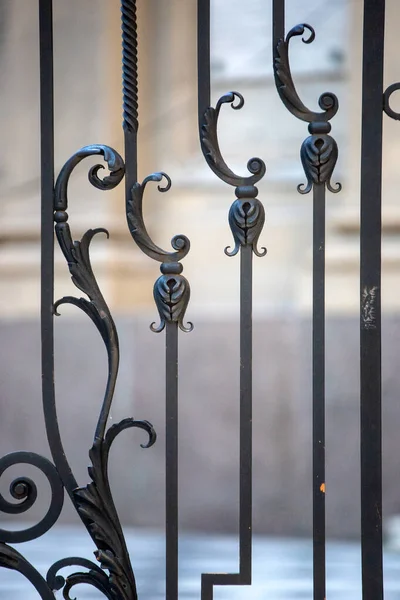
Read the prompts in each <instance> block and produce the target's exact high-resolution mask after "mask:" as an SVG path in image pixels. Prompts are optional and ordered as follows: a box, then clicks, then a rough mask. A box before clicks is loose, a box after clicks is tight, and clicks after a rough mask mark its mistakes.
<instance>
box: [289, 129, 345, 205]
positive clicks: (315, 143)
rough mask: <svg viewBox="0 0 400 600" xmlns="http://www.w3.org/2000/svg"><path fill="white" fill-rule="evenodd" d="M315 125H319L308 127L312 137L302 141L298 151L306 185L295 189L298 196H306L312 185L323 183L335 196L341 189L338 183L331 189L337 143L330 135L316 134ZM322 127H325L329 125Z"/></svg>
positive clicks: (336, 156) (336, 155)
mask: <svg viewBox="0 0 400 600" xmlns="http://www.w3.org/2000/svg"><path fill="white" fill-rule="evenodd" d="M316 125H320V123H317V124H311V125H310V127H309V129H310V131H311V132H313V135H310V136H309V137H308V138H306V139H305V140H304V142H303V143H302V146H301V150H300V157H301V162H302V164H303V168H304V172H305V174H306V177H307V185H306V186H305V187H304V186H303V184H300V185H298V186H297V189H298V191H299V192H300V194H307V193H308V192H309V191H311V188H312V186H313V184H314V183H325V184H326V187H327V188H328V190H329V191H330V192H332V193H333V194H336V193H337V192H340V190H341V189H342V186H341V184H340V183H337V184H336V187H332V184H331V177H332V173H333V170H334V168H335V165H336V161H337V158H338V147H337V143H336V140H334V139H333V137H331V136H330V135H327V134H325V133H318V132H317V131H318V130H317V127H316ZM323 125H324V126H325V127H326V125H329V123H324V124H323ZM329 127H330V126H329ZM316 130H317V131H316Z"/></svg>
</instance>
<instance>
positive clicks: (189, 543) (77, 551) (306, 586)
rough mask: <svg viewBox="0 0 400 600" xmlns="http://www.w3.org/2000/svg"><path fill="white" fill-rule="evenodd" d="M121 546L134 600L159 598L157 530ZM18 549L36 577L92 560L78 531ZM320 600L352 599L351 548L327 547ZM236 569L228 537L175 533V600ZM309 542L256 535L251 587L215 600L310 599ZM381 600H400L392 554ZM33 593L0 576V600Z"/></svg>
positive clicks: (80, 592)
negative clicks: (63, 562) (131, 573)
mask: <svg viewBox="0 0 400 600" xmlns="http://www.w3.org/2000/svg"><path fill="white" fill-rule="evenodd" d="M127 542H128V546H129V550H130V554H131V558H132V562H133V564H134V568H135V571H136V578H137V584H138V591H139V596H140V597H141V598H143V599H146V600H161V599H162V600H165V591H164V541H163V537H162V536H161V535H160V534H159V533H157V532H148V531H146V532H144V531H140V530H139V531H134V530H132V529H128V530H127ZM18 550H19V551H20V552H21V553H23V554H24V555H25V556H26V557H27V558H28V559H29V560H31V561H32V562H33V563H34V564H35V566H36V567H37V568H38V569H39V571H40V572H41V573H43V574H44V573H45V572H46V570H47V568H48V566H49V565H50V564H51V563H52V562H54V561H55V560H58V559H59V558H62V557H65V556H73V555H75V556H76V555H80V556H82V557H87V558H92V556H93V555H92V551H93V548H92V544H91V541H90V539H89V538H88V536H87V535H85V534H84V533H83V532H82V530H81V529H79V528H75V527H58V528H57V530H56V529H53V531H51V532H49V533H48V534H47V535H46V536H43V537H42V538H41V539H39V540H36V541H34V542H30V543H28V544H20V545H19V546H18ZM327 558H328V593H327V597H328V600H339V599H340V600H359V599H360V598H361V593H360V552H359V546H358V545H357V544H355V543H340V542H330V543H329V544H328V550H327ZM236 568H237V540H236V538H235V537H234V536H232V537H230V536H217V537H213V536H201V535H198V534H192V535H187V534H186V535H182V538H181V543H180V600H191V599H192V598H193V599H194V598H199V597H200V594H199V582H200V574H201V573H202V572H204V571H221V572H226V571H232V570H236ZM311 578H312V569H311V542H310V541H307V540H291V539H278V538H267V537H265V538H262V537H256V538H255V540H254V560H253V585H252V586H251V587H249V588H233V587H225V588H216V591H215V594H214V597H215V599H216V600H224V599H228V598H229V600H239V599H243V600H244V599H245V600H261V599H262V600H264V599H265V600H300V599H302V598H304V599H305V598H307V600H311V598H312V582H311ZM385 592H386V594H385V598H386V600H400V553H393V552H391V553H390V552H388V553H386V555H385ZM75 593H76V595H77V597H78V599H79V600H95V599H99V600H100V599H101V600H102V599H103V596H102V595H101V594H99V593H98V592H97V591H96V590H93V589H92V588H90V587H89V586H81V587H80V589H79V588H78V587H77V588H75ZM37 598H38V595H37V594H36V592H35V590H32V589H31V588H30V587H29V586H28V585H26V583H25V581H24V579H23V578H22V577H21V576H19V575H16V574H14V573H12V572H10V571H8V570H6V569H2V570H1V571H0V600H14V599H18V600H19V599H21V600H22V599H23V600H37Z"/></svg>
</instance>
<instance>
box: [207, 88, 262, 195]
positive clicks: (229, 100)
mask: <svg viewBox="0 0 400 600" xmlns="http://www.w3.org/2000/svg"><path fill="white" fill-rule="evenodd" d="M236 99H237V100H238V103H237V104H235V100H236ZM223 104H230V105H231V107H232V108H233V109H234V110H240V109H241V108H242V107H243V106H244V98H243V96H242V94H239V92H228V93H227V94H224V95H223V96H221V98H220V99H219V100H218V102H217V105H216V107H215V108H213V107H212V106H210V107H209V108H207V110H206V111H205V112H204V115H203V120H202V122H201V123H200V144H201V149H202V151H203V154H204V157H205V159H206V161H207V164H208V165H209V167H210V169H211V170H212V171H213V172H214V173H215V174H216V175H217V176H218V177H219V178H220V179H222V181H225V183H229V184H230V185H234V186H252V185H255V184H256V183H257V182H258V181H260V179H262V178H263V177H264V175H265V163H264V161H262V160H261V158H251V159H250V160H249V161H248V163H247V169H248V170H249V171H250V173H251V175H249V176H246V177H241V176H240V175H236V174H235V173H234V172H233V171H232V170H231V169H230V168H229V167H228V165H227V164H226V162H225V161H224V159H223V157H222V154H221V150H220V147H219V142H218V118H219V114H220V111H221V107H222V105H223Z"/></svg>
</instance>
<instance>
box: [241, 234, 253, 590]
mask: <svg viewBox="0 0 400 600" xmlns="http://www.w3.org/2000/svg"><path fill="white" fill-rule="evenodd" d="M252 287H253V248H252V246H251V245H246V246H241V248H240V484H239V485H240V501H239V503H240V517H239V518H240V525H239V531H240V581H241V584H242V585H250V584H251V554H252V553H251V540H252V354H253V348H252V346H253V340H252V295H253V290H252Z"/></svg>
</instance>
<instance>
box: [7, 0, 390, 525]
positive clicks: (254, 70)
mask: <svg viewBox="0 0 400 600" xmlns="http://www.w3.org/2000/svg"><path fill="white" fill-rule="evenodd" d="M387 4H388V17H387V51H386V73H385V78H386V84H387V85H389V84H390V83H393V82H395V81H397V80H398V79H399V76H400V73H399V72H398V71H399V69H398V66H397V60H396V57H397V53H396V44H397V38H396V23H398V22H399V21H400V7H399V6H398V3H397V2H396V0H388V2H387ZM54 5H55V21H54V23H55V33H54V35H55V68H56V71H55V85H56V168H57V172H58V171H59V169H60V168H61V166H62V165H63V164H64V162H65V161H66V160H67V159H68V158H69V156H70V155H71V154H73V153H74V152H75V151H76V150H77V149H78V148H80V147H81V146H84V145H87V144H92V143H104V144H108V145H111V146H113V147H115V148H116V149H117V150H118V151H119V152H121V153H122V150H123V138H122V128H121V108H120V107H121V81H120V79H121V73H120V22H119V2H118V0H85V2H80V0H69V2H68V3H66V2H64V1H63V0H55V2H54ZM0 6H1V10H2V13H3V18H2V20H1V22H2V26H1V30H0V36H1V38H0V69H1V70H2V73H3V81H5V82H7V85H4V86H2V89H1V91H0V102H1V106H2V111H1V113H0V130H1V131H2V134H3V149H4V155H3V161H2V172H1V173H2V177H1V181H0V188H1V193H0V197H1V202H2V210H1V211H0V282H1V283H0V285H1V289H2V293H1V294H0V303H1V315H2V320H1V322H0V331H1V332H2V339H3V342H2V344H1V361H0V374H1V379H0V383H1V389H2V398H1V406H0V409H1V414H2V415H4V418H2V421H1V424H0V432H1V435H0V449H1V451H2V452H3V453H5V452H7V451H10V450H14V449H19V448H20V446H21V440H22V441H23V442H24V443H23V445H24V448H23V449H32V450H35V451H40V450H42V451H43V452H46V442H45V439H44V429H43V424H42V423H41V416H40V364H39V329H38V327H39V325H38V314H39V304H40V298H39V269H40V195H39V189H40V188H39V186H40V181H39V160H40V156H39V118H38V116H39V108H38V107H39V87H38V86H39V79H38V67H39V52H38V38H37V32H38V23H37V7H36V4H35V3H32V2H30V0H13V1H12V2H11V1H6V0H3V2H1V4H0ZM287 7H288V8H287V18H286V25H287V29H289V28H291V27H292V26H294V25H295V24H297V23H300V22H309V23H310V24H311V25H312V26H313V27H314V28H315V30H316V33H317V38H316V40H315V42H314V43H313V44H312V45H311V46H305V45H304V44H301V42H300V40H295V41H294V42H293V48H292V51H291V52H292V53H291V60H292V65H293V72H294V74H295V80H296V85H297V86H298V89H299V93H300V95H301V97H302V98H303V99H304V102H305V103H306V104H309V105H313V106H315V105H316V101H317V99H318V97H319V95H320V94H321V93H322V92H324V91H327V90H329V91H333V92H335V93H336V95H337V96H338V98H339V102H340V111H339V113H338V115H337V116H336V117H335V119H334V120H333V122H332V135H333V136H334V137H335V139H336V140H337V142H338V146H339V153H340V156H339V162H338V165H337V168H336V171H335V173H334V181H341V182H342V184H343V190H342V192H341V193H340V194H338V195H335V196H333V195H328V199H327V249H326V252H327V256H326V260H327V290H326V293H327V296H326V306H327V317H328V319H327V461H328V464H327V509H328V531H329V532H330V533H331V534H333V535H340V536H347V535H357V532H358V520H359V519H358V478H359V475H358V462H359V456H358V313H357V311H358V305H359V300H358V299H359V289H358V288H359V279H358V270H359V224H358V214H359V162H360V120H361V119H360V115H361V113H360V111H361V58H362V47H361V33H362V29H361V28H362V2H361V0H356V1H355V2H354V1H353V2H351V1H350V0H337V2H335V3H330V2H326V1H325V0H307V1H306V2H301V3H299V2H297V1H296V0H289V1H287ZM196 10H197V9H196V2H195V0H139V1H138V18H139V76H140V85H139V91H140V95H139V120H140V127H139V174H140V178H141V179H143V178H144V177H145V176H146V175H148V174H149V173H151V172H153V171H160V170H162V171H166V172H167V173H168V174H169V175H170V176H171V178H172V182H173V186H172V189H171V190H170V191H169V192H168V193H167V194H165V195H162V196H160V194H159V193H157V191H156V190H155V189H154V190H152V189H150V188H151V186H148V191H146V194H147V195H146V198H145V203H146V206H145V216H146V222H147V224H148V229H149V231H150V232H151V235H152V237H153V238H154V239H155V240H156V241H157V243H158V244H159V245H161V246H164V247H166V248H167V247H168V245H169V241H170V239H171V237H172V236H173V235H174V234H176V233H184V234H185V235H187V236H188V237H189V238H190V240H191V243H192V249H191V252H190V254H189V256H188V257H187V258H186V259H185V261H184V267H185V274H186V276H187V278H188V279H189V281H190V285H191V288H192V298H191V302H190V305H189V309H188V317H189V318H190V320H192V321H194V322H195V330H194V332H193V333H192V334H190V335H188V336H182V341H181V422H180V423H181V439H180V444H181V459H180V461H181V464H180V467H181V504H182V512H181V519H182V524H183V525H184V526H186V527H187V528H195V527H199V528H206V529H207V528H208V529H210V528H211V529H218V528H219V529H225V530H235V528H236V527H237V512H238V505H237V481H238V460H237V459H238V387H237V386H238V300H239V298H238V283H239V281H238V261H237V260H235V259H228V258H227V257H226V256H225V255H224V253H223V248H224V247H225V246H227V245H229V244H230V243H231V239H230V235H231V234H230V230H229V227H228V222H227V215H228V210H229V207H230V204H231V202H232V201H233V199H234V197H233V194H232V190H230V189H228V187H227V186H225V185H224V184H222V183H221V182H220V181H219V180H218V179H217V178H216V177H215V176H214V174H213V173H212V172H211V171H210V170H209V168H208V167H207V166H206V164H205V162H204V160H203V157H202V156H201V151H200V147H199V142H198V133H197V97H196V92H197V90H196V79H197V78H196ZM212 67H213V81H212V99H213V103H215V102H216V101H217V99H218V98H219V97H220V96H221V95H222V94H223V93H225V92H227V91H230V90H232V89H234V90H237V91H239V92H240V93H242V94H243V95H244V97H245V100H246V104H245V107H244V108H243V109H242V110H241V111H239V112H232V111H231V110H228V108H225V110H223V114H222V116H221V131H220V136H221V148H222V151H223V154H224V157H225V158H226V161H227V162H228V164H229V165H230V166H231V167H232V169H233V170H234V171H236V172H244V171H245V165H246V163H247V160H248V159H249V158H250V157H251V156H260V157H261V158H263V160H265V162H266V165H267V174H266V176H265V178H264V180H263V182H261V183H260V185H259V186H258V187H259V190H260V194H259V198H260V199H261V200H262V201H263V202H264V206H265V209H266V224H265V228H264V232H263V234H262V237H261V240H260V243H261V245H265V246H267V247H268V255H267V256H266V258H264V259H259V260H258V259H257V261H256V264H255V272H254V278H255V281H254V294H255V301H254V316H255V335H254V354H255V365H254V377H255V384H254V389H255V398H254V402H255V420H254V471H255V473H254V475H255V483H254V490H255V491H254V503H255V507H254V509H255V526H256V531H257V530H258V531H260V532H273V533H276V534H279V533H280V534H290V533H297V534H304V535H307V534H309V533H310V531H311V529H310V522H311V394H310V390H311V383H310V380H311V374H310V373H311V368H310V364H311V328H310V308H311V275H312V264H311V244H312V237H311V236H312V200H311V197H310V196H307V195H306V196H301V195H299V194H298V193H297V191H296V186H297V184H298V183H301V182H303V181H304V173H303V171H302V167H301V162H300V158H299V150H300V146H301V143H302V141H303V139H304V138H305V137H306V136H307V135H308V133H307V128H306V126H305V124H303V123H301V122H299V121H297V120H296V119H294V118H293V117H292V116H291V115H290V114H289V113H288V112H287V111H286V109H285V108H284V106H283V105H282V104H281V101H280V99H279V97H278V95H277V92H276V89H275V84H274V80H273V73H272V59H271V5H270V2H265V1H264V0H251V2H250V1H249V2H248V3H246V7H245V6H244V4H243V2H241V0H215V1H214V2H212ZM384 135H385V138H384V142H385V152H384V190H383V193H384V208H383V232H384V238H383V283H382V294H383V308H384V311H385V315H386V318H385V320H384V365H383V369H384V370H383V391H384V428H385V446H384V473H385V502H386V510H387V513H388V514H391V513H395V512H397V511H398V510H399V509H400V490H399V488H398V484H397V477H396V472H397V460H396V441H397V430H398V425H399V424H400V409H399V408H398V406H397V404H398V403H397V389H398V384H399V376H398V367H397V364H396V355H397V350H396V348H398V342H399V335H398V332H399V330H400V322H399V320H398V311H399V307H400V294H399V292H400V288H399V285H400V270H399V266H400V262H399V261H400V238H399V233H400V210H399V205H398V200H397V195H396V190H397V178H398V167H397V160H396V159H397V156H398V155H399V152H400V131H397V127H396V125H394V124H393V122H391V123H390V124H389V123H387V122H385V132H384ZM89 166H90V164H88V165H85V164H81V165H80V166H79V168H78V169H76V174H75V175H74V181H72V182H71V185H70V192H69V198H70V208H69V214H70V225H71V228H72V231H73V233H74V236H75V238H78V237H80V236H81V235H82V233H83V232H84V231H85V230H86V229H88V228H94V227H107V228H108V229H109V231H110V240H108V241H106V240H98V241H97V240H96V242H95V243H93V245H92V257H93V266H94V269H95V272H96V274H97V276H98V280H99V283H100V286H101V289H102V290H103V292H104V295H105V297H106V299H107V300H108V301H109V304H110V307H111V309H112V312H113V314H115V315H116V318H117V322H118V323H119V325H120V335H121V345H122V367H121V375H120V382H119V385H118V389H117V396H116V400H115V406H114V408H113V419H116V418H123V417H125V416H130V415H131V414H134V416H135V417H137V418H146V419H148V420H150V421H152V422H154V424H155V426H156V429H157V431H159V432H160V436H159V442H158V443H157V444H156V447H155V448H153V449H151V450H149V451H148V453H145V452H143V454H141V453H140V448H139V447H138V443H137V440H136V439H132V436H131V437H128V436H126V438H125V439H124V440H123V441H121V443H120V444H119V446H118V449H117V450H116V453H117V457H116V460H115V465H114V472H115V483H116V485H115V488H116V489H117V490H119V491H118V492H117V503H118V504H119V506H120V508H121V512H122V514H123V517H124V519H125V520H126V521H129V522H132V523H134V524H140V525H147V526H149V525H160V524H161V523H162V515H163V452H164V450H163V435H162V430H163V427H164V420H163V419H164V417H163V382H162V375H163V339H162V335H161V336H155V335H154V334H152V333H151V332H149V330H148V324H149V323H150V322H151V321H152V320H154V318H155V312H156V310H155V307H154V304H153V299H152V286H153V283H154V281H155V279H156V278H157V276H158V268H157V264H156V263H155V262H154V261H151V260H150V259H149V258H148V257H146V256H144V255H143V254H141V253H140V251H139V250H138V249H137V248H136V247H135V246H134V243H133V241H132V239H131V238H130V236H129V232H128V229H127V226H126V223H125V216H124V190H123V187H122V186H120V187H119V188H117V189H116V190H113V191H112V192H107V193H102V192H99V191H98V190H94V189H91V187H90V185H89V184H88V182H87V171H88V168H89ZM154 187H155V186H154ZM71 293H75V290H74V288H73V285H72V283H71V281H70V277H69V273H68V270H67V266H66V264H65V261H64V258H63V257H62V255H61V253H60V252H58V250H57V251H56V290H55V296H56V298H57V297H60V296H62V295H70V294H71ZM73 310H74V309H71V310H68V309H65V311H63V315H62V317H61V318H60V319H58V321H57V323H56V384H57V397H58V406H59V411H60V423H61V427H62V432H63V435H64V436H65V444H66V448H67V451H69V452H71V454H72V456H73V458H72V463H73V466H74V467H76V470H77V473H78V474H79V476H80V479H81V480H83V481H85V480H86V478H87V475H86V474H85V468H86V463H87V451H88V449H89V447H90V443H91V440H90V438H91V435H92V430H93V426H94V423H95V420H96V411H97V410H98V409H99V406H100V402H101V396H102V386H103V385H104V380H105V372H104V369H105V359H104V356H103V352H104V351H103V349H102V347H101V340H99V339H98V338H97V336H96V332H93V331H92V325H91V323H87V322H86V321H85V320H84V319H83V318H82V317H80V316H79V315H76V313H75V312H73ZM64 313H65V314H64ZM10 407H11V409H10ZM33 424H34V425H33ZM126 456H129V457H131V459H132V463H131V464H132V472H131V474H130V475H127V474H126V472H125V471H124V469H123V468H124V466H126ZM118 458H119V462H118V460H117V459H118ZM129 460H130V459H129ZM121 465H122V466H121ZM193 473H195V474H196V477H195V479H193ZM121 490H124V491H121ZM68 518H72V513H70V515H69V516H68Z"/></svg>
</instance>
